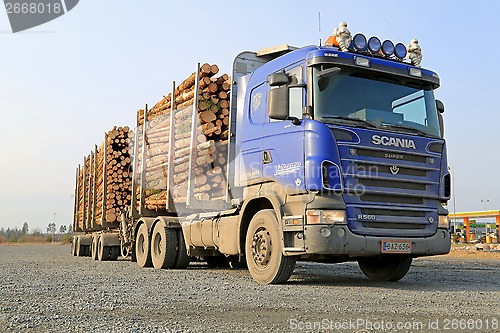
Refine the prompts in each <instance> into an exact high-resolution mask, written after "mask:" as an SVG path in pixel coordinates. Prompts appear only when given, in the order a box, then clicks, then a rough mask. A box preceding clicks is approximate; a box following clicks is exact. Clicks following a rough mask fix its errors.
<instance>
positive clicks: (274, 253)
mask: <svg viewBox="0 0 500 333" xmlns="http://www.w3.org/2000/svg"><path fill="white" fill-rule="evenodd" d="M280 240H281V237H280V236H279V229H278V220H277V219H276V214H275V213H274V211H273V210H272V209H266V210H261V211H260V212H258V213H257V214H255V216H254V217H253V218H252V220H251V221H250V225H249V226H248V231H247V237H246V241H245V257H246V261H247V265H248V270H249V271H250V274H251V275H252V277H253V279H254V280H255V281H257V282H258V283H260V284H274V283H284V282H286V281H288V279H289V278H290V275H292V273H293V269H294V268H295V261H296V257H294V256H293V257H285V256H284V255H283V253H282V246H281V242H280Z"/></svg>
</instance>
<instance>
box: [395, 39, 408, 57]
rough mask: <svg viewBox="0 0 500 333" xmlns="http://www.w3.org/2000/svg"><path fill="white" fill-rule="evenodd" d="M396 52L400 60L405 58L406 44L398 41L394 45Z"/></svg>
mask: <svg viewBox="0 0 500 333" xmlns="http://www.w3.org/2000/svg"><path fill="white" fill-rule="evenodd" d="M394 54H395V55H396V57H398V58H399V59H400V60H403V59H404V58H405V57H406V46H404V45H403V44H402V43H397V44H396V46H394Z"/></svg>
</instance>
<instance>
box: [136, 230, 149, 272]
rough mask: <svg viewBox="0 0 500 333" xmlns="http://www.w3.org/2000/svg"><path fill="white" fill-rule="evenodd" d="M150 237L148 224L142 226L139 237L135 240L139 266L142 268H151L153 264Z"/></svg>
mask: <svg viewBox="0 0 500 333" xmlns="http://www.w3.org/2000/svg"><path fill="white" fill-rule="evenodd" d="M150 243H151V242H150V237H149V233H148V226H147V225H146V223H143V224H141V226H140V227H139V230H137V236H136V239H135V251H134V252H135V255H136V258H137V265H139V266H140V267H151V266H153V263H152V261H151V252H150V246H149V244H150Z"/></svg>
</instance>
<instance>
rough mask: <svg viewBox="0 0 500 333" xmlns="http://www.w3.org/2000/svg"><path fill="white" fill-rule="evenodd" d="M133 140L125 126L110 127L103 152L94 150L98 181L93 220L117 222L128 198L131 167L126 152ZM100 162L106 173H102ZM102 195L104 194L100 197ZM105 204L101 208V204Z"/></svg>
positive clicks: (130, 193)
mask: <svg viewBox="0 0 500 333" xmlns="http://www.w3.org/2000/svg"><path fill="white" fill-rule="evenodd" d="M132 139H133V132H132V131H130V129H129V127H128V126H125V127H116V126H115V127H114V128H113V129H112V130H111V131H109V132H108V133H107V135H106V139H105V142H104V143H103V145H106V155H104V149H101V150H100V151H99V150H98V153H97V154H96V155H97V169H98V171H100V172H97V174H98V175H101V177H105V179H104V178H103V179H102V180H99V179H98V180H97V181H96V182H95V183H96V186H98V187H97V201H96V204H97V213H96V222H97V224H100V223H101V221H102V220H104V221H105V222H107V223H117V222H119V221H120V213H121V211H122V210H123V209H125V208H126V207H128V206H129V205H130V202H131V199H132V172H131V170H132V168H131V162H132V159H131V155H130V142H131V140H132ZM101 151H102V153H101V154H99V153H100V152H101ZM104 163H105V164H106V168H105V169H106V170H105V171H106V172H103V168H104ZM104 181H106V191H105V193H104V187H103V184H104ZM104 194H105V197H104V198H103V196H104ZM103 203H104V204H105V210H104V209H103V206H102V204H103ZM103 214H104V216H103Z"/></svg>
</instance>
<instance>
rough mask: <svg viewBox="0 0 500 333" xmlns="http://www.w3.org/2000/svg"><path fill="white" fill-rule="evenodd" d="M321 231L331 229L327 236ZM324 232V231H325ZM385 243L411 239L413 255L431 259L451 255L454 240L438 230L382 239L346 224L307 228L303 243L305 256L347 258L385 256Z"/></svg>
mask: <svg viewBox="0 0 500 333" xmlns="http://www.w3.org/2000/svg"><path fill="white" fill-rule="evenodd" d="M322 228H328V229H330V231H331V233H330V235H329V236H328V237H324V236H323V235H325V234H328V232H327V233H325V232H323V235H322V233H320V230H321V229H322ZM323 231H324V230H323ZM382 240H408V241H411V242H412V251H411V254H410V255H411V256H414V257H420V256H430V255H436V254H446V253H449V252H450V248H451V238H450V233H449V231H448V230H446V229H437V231H436V233H435V234H434V235H432V236H430V237H421V238H415V237H379V236H362V235H356V234H354V233H352V232H351V231H350V230H349V228H348V226H347V225H335V226H330V225H306V226H305V228H304V241H305V249H306V254H323V255H347V256H350V257H366V256H377V255H380V254H382V252H381V244H382Z"/></svg>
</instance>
